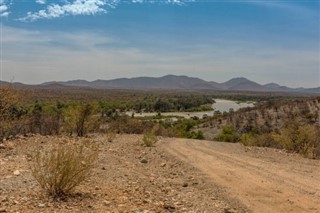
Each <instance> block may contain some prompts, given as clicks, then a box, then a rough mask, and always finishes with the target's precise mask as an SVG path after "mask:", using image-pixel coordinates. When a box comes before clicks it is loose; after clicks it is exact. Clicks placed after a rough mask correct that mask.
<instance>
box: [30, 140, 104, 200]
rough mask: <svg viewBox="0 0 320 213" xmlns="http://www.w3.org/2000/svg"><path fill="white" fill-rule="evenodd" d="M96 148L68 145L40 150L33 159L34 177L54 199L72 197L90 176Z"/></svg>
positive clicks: (90, 145) (86, 144) (89, 144)
mask: <svg viewBox="0 0 320 213" xmlns="http://www.w3.org/2000/svg"><path fill="white" fill-rule="evenodd" d="M97 150H98V149H97V147H96V146H95V145H92V143H89V142H88V141H87V142H81V143H79V144H75V143H71V142H67V143H63V144H55V145H52V146H51V147H50V148H49V149H46V150H44V149H42V150H41V149H40V148H39V147H38V149H37V150H36V151H35V153H34V154H33V155H32V162H31V164H30V167H31V171H32V175H33V176H34V178H35V179H36V180H37V181H38V183H39V184H40V186H41V188H43V189H44V190H45V191H46V192H47V193H48V194H49V195H50V196H52V197H53V198H54V199H59V198H62V197H65V196H66V195H68V194H70V193H71V192H72V190H73V189H74V188H75V187H76V186H78V185H79V184H80V183H82V182H83V181H85V180H86V179H87V178H88V177H89V176H90V171H91V170H92V168H93V167H94V163H95V161H96V159H97V154H98V153H97V152H98V151H97Z"/></svg>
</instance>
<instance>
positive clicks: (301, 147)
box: [200, 97, 320, 158]
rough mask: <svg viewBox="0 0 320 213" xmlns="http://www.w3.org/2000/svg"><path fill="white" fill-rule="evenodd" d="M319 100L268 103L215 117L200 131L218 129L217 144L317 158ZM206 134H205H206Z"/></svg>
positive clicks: (203, 125)
mask: <svg viewBox="0 0 320 213" xmlns="http://www.w3.org/2000/svg"><path fill="white" fill-rule="evenodd" d="M319 112H320V98H319V97H313V98H303V99H294V100H283V101H277V102H273V101H268V102H265V103H262V104H260V105H259V106H257V107H255V108H248V109H241V110H239V111H237V112H233V111H231V112H229V113H223V114H216V115H215V116H213V117H209V118H207V119H206V120H205V121H204V122H202V123H201V125H200V126H201V127H204V128H207V129H211V128H216V129H220V133H219V134H218V135H217V136H216V139H217V140H220V141H227V142H238V141H240V142H241V143H242V144H244V145H247V146H262V147H273V148H279V149H285V150H287V151H289V152H295V153H300V154H302V155H303V156H306V157H309V158H320V114H319ZM207 131H209V130H207Z"/></svg>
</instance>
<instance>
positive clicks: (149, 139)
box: [142, 133, 158, 147]
mask: <svg viewBox="0 0 320 213" xmlns="http://www.w3.org/2000/svg"><path fill="white" fill-rule="evenodd" d="M142 141H143V144H144V145H145V146H146V147H152V146H154V144H155V143H156V142H157V141H158V138H157V136H156V135H154V134H153V133H145V134H143V138H142Z"/></svg>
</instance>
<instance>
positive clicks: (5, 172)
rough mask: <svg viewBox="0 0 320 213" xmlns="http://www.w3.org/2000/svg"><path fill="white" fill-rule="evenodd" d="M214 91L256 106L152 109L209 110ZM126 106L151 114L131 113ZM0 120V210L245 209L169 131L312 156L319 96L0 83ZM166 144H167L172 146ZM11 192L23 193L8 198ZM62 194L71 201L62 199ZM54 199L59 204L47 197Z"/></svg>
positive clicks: (318, 135) (319, 130)
mask: <svg viewBox="0 0 320 213" xmlns="http://www.w3.org/2000/svg"><path fill="white" fill-rule="evenodd" d="M213 98H228V99H232V100H237V101H255V102H256V103H257V105H256V106H255V107H253V108H245V109H240V110H239V111H233V110H230V112H228V113H227V112H224V113H221V112H216V113H214V115H208V116H207V117H205V118H197V117H193V118H190V119H185V118H182V117H174V116H163V115H161V113H162V112H168V111H199V110H208V106H211V104H212V103H213V102H214V101H213ZM127 111H133V112H135V113H140V112H157V115H155V116H150V117H135V116H134V113H133V114H132V115H131V116H129V115H127V114H126V112H127ZM0 124H1V125H0V157H1V158H0V165H1V167H0V175H1V176H0V183H1V184H2V185H0V212H1V211H2V212H11V211H31V212H32V211H39V209H40V210H41V208H48V211H59V212H65V211H69V212H73V211H83V212H87V211H95V212H105V211H107V210H108V211H109V210H111V211H112V212H114V211H113V210H115V209H120V210H121V211H122V212H130V210H132V209H137V211H133V212H143V210H145V209H148V210H150V211H147V212H163V211H164V212H173V211H176V210H177V211H178V212H187V211H195V212H197V211H206V210H207V211H208V210H209V211H210V212H215V211H216V212H247V211H249V209H248V208H247V207H245V206H244V205H242V204H241V202H239V201H238V200H237V197H234V196H230V195H229V194H228V193H230V192H228V191H227V192H225V191H224V190H223V189H222V188H219V187H220V186H217V185H215V184H214V183H212V181H211V179H210V178H209V179H208V178H207V177H206V176H205V175H204V176H201V174H202V173H201V172H199V170H200V171H202V172H205V173H207V172H208V171H209V170H208V168H207V167H204V166H203V165H202V164H201V165H200V164H199V165H198V164H197V163H196V162H198V157H195V159H194V160H193V161H190V159H189V157H190V158H192V156H193V155H195V154H196V151H191V150H190V147H185V148H183V149H185V153H184V152H182V151H181V150H179V149H178V147H179V146H178V144H179V143H181V145H185V144H182V143H183V142H181V141H180V142H179V140H178V139H174V138H173V137H176V138H189V139H210V140H219V141H224V142H232V143H238V142H239V143H241V144H243V145H245V146H246V147H245V148H244V146H242V145H241V146H240V145H239V144H236V145H235V144H229V145H230V146H229V145H227V144H225V143H221V144H222V145H221V147H220V145H214V146H217V147H216V148H219V149H220V148H221V149H222V151H223V150H225V151H226V150H227V152H228V153H229V152H232V149H241V150H243V152H241V155H243V154H244V153H247V152H249V153H248V154H250V153H254V152H256V151H257V150H258V151H259V150H260V149H259V148H257V150H253V151H252V149H251V146H259V147H272V148H276V150H280V151H279V153H277V154H275V155H276V156H275V158H274V159H276V160H278V158H279V156H278V155H283V153H282V152H281V151H282V150H286V151H287V152H292V153H299V154H301V155H303V156H305V157H308V158H314V159H315V158H320V141H319V140H320V98H319V97H306V96H301V95H299V96H295V95H292V94H290V95H287V96H285V95H284V94H267V93H240V92H237V93H232V92H227V93H218V92H208V91H202V92H190V91H188V92H181V91H179V92H176V93H174V92H169V91H150V92H145V91H118V90H115V91H113V90H106V91H102V90H92V89H79V90H75V89H72V88H69V89H65V90H61V89H57V90H48V89H38V90H34V91H32V92H31V91H30V90H27V89H24V90H21V89H20V90H18V89H14V88H11V87H6V88H1V89H0ZM32 141H33V142H32ZM170 141H172V143H173V141H175V142H176V143H173V145H172V147H171V148H172V149H173V150H172V151H171V150H170V148H169V147H170V143H171V142H170ZM185 141H187V140H185ZM190 141H191V142H190V143H191V144H194V145H192V146H194V148H195V149H197V151H199V152H200V151H201V152H202V157H205V156H206V155H209V154H210V155H211V157H213V156H214V155H216V154H217V153H216V152H214V151H212V153H211V151H210V150H211V149H210V145H208V143H209V142H208V141H205V142H203V145H205V146H208V147H207V148H208V149H206V150H205V149H203V150H202V148H200V147H201V146H202V145H201V144H200V142H199V141H198V140H194V141H193V140H190ZM198 143H199V144H198ZM198 146H199V147H198ZM239 147H240V148H239ZM181 148H182V147H181ZM261 150H262V152H264V151H265V150H264V149H261ZM261 150H260V151H261ZM189 152H190V153H189ZM267 152H270V153H271V154H272V155H273V153H274V151H267ZM169 153H171V155H170V154H169ZM188 153H189V154H190V156H189V155H188ZM208 153H209V154H208ZM109 154H110V156H108V155H109ZM229 154H230V153H229ZM229 154H226V155H229ZM8 156H9V157H8ZM173 156H175V157H173ZM186 156H189V157H186ZM232 156H233V155H232ZM193 157H194V156H193ZM211 157H208V158H207V159H211ZM254 157H256V156H254ZM221 158H223V156H220V157H219V159H221ZM293 158H294V159H296V156H294V157H293ZM266 159H267V157H266ZM274 159H273V160H274ZM268 160H269V159H268ZM305 160H309V159H305ZM236 161H237V162H239V161H238V159H236ZM297 161H298V160H297ZM310 161H311V160H310ZM183 162H186V163H187V164H184V163H183ZM224 163H226V162H224ZM315 164H317V163H315ZM2 165H4V166H2ZM258 166H260V165H258ZM140 167H141V168H140ZM194 167H196V168H197V169H195V168H194ZM241 167H242V166H241ZM244 167H245V166H244ZM137 168H138V171H135V169H137ZM286 168H287V165H286ZM315 168H316V167H315ZM240 170H241V169H240ZM270 171H271V170H270ZM272 171H273V170H272ZM272 171H271V173H272ZM308 171H309V170H308ZM310 171H311V169H310ZM139 172H140V173H139ZM225 172H227V173H228V172H230V171H225ZM21 173H23V174H24V173H25V175H26V176H23V177H24V179H23V178H22V177H21ZM271 173H270V174H271ZM12 174H13V175H12ZM208 174H210V173H208ZM267 175H269V173H268V174H267ZM299 175H300V173H299ZM146 179H147V180H146ZM149 179H150V180H149ZM312 181H314V180H312ZM213 182H215V181H214V180H213ZM14 183H17V186H18V187H20V188H21V187H22V186H23V183H25V187H31V188H33V189H34V190H35V192H36V193H34V194H30V192H28V189H27V188H26V189H25V190H24V189H23V188H22V189H19V190H18V189H16V188H15V186H14V185H15V184H14ZM114 183H115V184H116V185H113V184H114ZM124 183H125V184H124ZM117 184H118V185H117ZM121 184H122V185H121ZM213 188H214V189H213ZM75 189H77V190H75ZM179 190H180V192H179ZM290 190H291V189H290ZM306 190H309V189H306ZM17 191H19V193H20V194H22V198H23V199H22V198H21V196H20V198H21V199H20V198H17V197H16V195H15V193H17ZM77 191H78V193H77ZM79 191H80V192H79ZM39 192H41V193H39ZM208 194H210V196H208ZM240 194H241V193H240ZM48 195H49V196H48ZM211 195H212V196H211ZM39 196H40V197H39ZM315 196H316V197H317V196H318V195H315ZM11 197H13V198H12V199H13V200H11ZM25 197H27V198H25ZM30 197H31V198H30ZM194 198H195V199H194ZM110 199H113V200H110ZM312 199H313V198H312ZM23 200H24V201H23ZM38 200H39V202H40V203H37V202H38ZM70 200H71V202H74V203H76V204H75V205H73V204H71V203H68V202H70ZM240 200H241V199H240ZM57 201H58V202H60V201H62V202H66V203H65V204H61V203H60V204H55V202H57ZM212 201H213V202H212ZM199 202H200V203H201V202H202V203H201V205H199ZM81 203H82V204H81ZM90 203H92V204H90ZM20 204H21V205H20ZM29 208H30V209H29ZM288 208H289V207H288ZM286 209H287V208H286ZM140 210H141V211H140ZM313 210H314V209H313ZM316 210H317V209H316Z"/></svg>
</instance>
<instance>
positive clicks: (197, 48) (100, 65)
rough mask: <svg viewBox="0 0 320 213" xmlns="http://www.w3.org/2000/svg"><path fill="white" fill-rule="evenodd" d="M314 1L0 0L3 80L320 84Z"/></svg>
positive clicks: (318, 7) (318, 8)
mask: <svg viewBox="0 0 320 213" xmlns="http://www.w3.org/2000/svg"><path fill="white" fill-rule="evenodd" d="M319 2H320V1H318V0H281V1H280V0H55V1H53V0H0V18H1V23H0V41H1V47H0V48H1V58H0V60H1V61H0V65H1V66H0V68H1V76H0V78H1V80H3V81H12V82H22V83H27V84H39V83H43V82H48V81H66V80H76V79H84V80H89V81H92V80H96V79H115V78H122V77H129V78H130V77H138V76H151V77H160V76H164V75H167V74H174V75H187V76H191V77H199V78H202V79H204V80H207V81H216V82H224V81H227V80H229V79H231V78H234V77H246V78H248V79H250V80H253V81H256V82H258V83H260V84H266V83H270V82H275V83H278V84H281V85H286V86H290V87H319V86H320V53H319V52H320V16H319V13H320V3H319Z"/></svg>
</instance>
